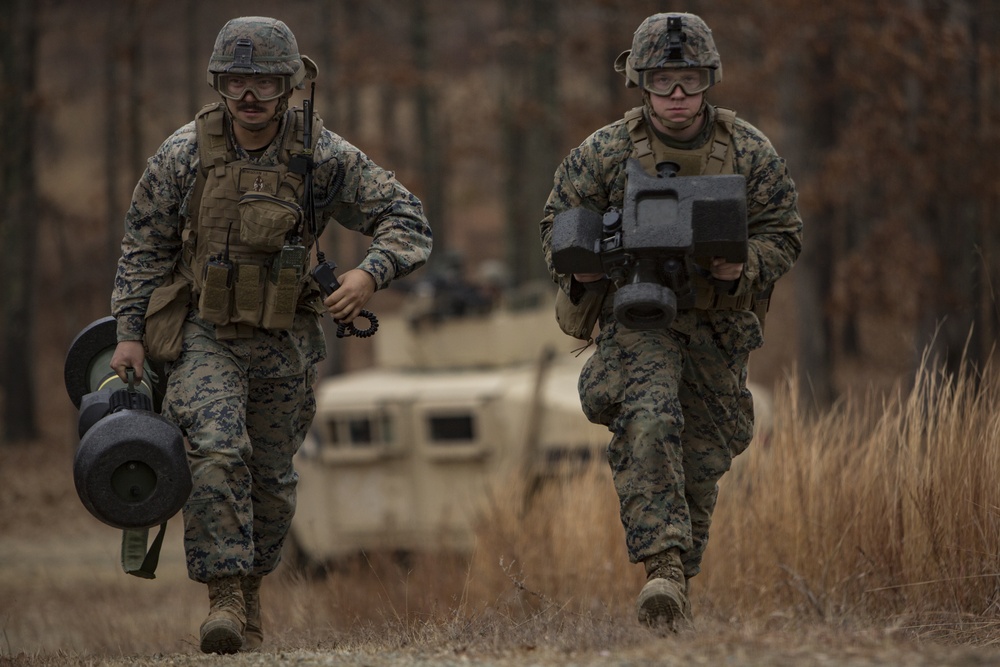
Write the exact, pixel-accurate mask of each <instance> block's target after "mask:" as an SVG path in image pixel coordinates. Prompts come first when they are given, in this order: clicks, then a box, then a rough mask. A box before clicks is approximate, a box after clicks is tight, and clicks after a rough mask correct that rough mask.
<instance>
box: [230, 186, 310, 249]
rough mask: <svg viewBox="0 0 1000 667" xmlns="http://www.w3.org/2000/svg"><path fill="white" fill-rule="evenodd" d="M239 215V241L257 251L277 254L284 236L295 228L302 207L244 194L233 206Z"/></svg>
mask: <svg viewBox="0 0 1000 667" xmlns="http://www.w3.org/2000/svg"><path fill="white" fill-rule="evenodd" d="M237 207H238V208H239V212H240V239H241V240H242V241H243V242H244V243H246V244H248V245H251V246H254V247H256V248H259V249H261V250H267V251H271V252H277V251H278V250H281V247H282V246H283V245H284V244H285V236H286V235H287V234H288V232H290V231H292V230H293V229H295V228H296V227H298V226H299V223H300V222H301V220H302V207H300V206H299V205H298V204H296V203H295V202H292V201H288V200H285V199H281V198H280V197H275V196H274V195H269V194H266V193H264V192H247V193H246V194H244V195H243V196H241V197H240V201H239V203H238V204H237Z"/></svg>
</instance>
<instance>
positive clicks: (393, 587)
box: [0, 366, 1000, 666]
mask: <svg viewBox="0 0 1000 667" xmlns="http://www.w3.org/2000/svg"><path fill="white" fill-rule="evenodd" d="M998 379H1000V378H998V377H997V376H996V374H995V373H989V374H985V375H982V376H976V377H973V376H971V375H963V376H959V377H952V376H947V375H945V374H942V373H938V372H936V371H934V370H933V369H931V368H929V367H926V366H925V368H924V370H922V371H921V372H920V373H919V374H918V375H917V377H916V378H915V382H914V386H913V388H912V390H911V391H909V392H906V393H903V392H899V393H896V394H893V395H889V396H875V395H869V396H864V397H859V398H857V399H846V400H844V401H843V402H842V403H841V404H839V405H838V406H837V407H836V408H835V409H833V410H830V411H829V412H826V413H824V414H822V415H820V416H818V417H816V416H810V415H808V414H806V413H805V411H804V410H803V409H802V406H801V405H799V404H798V403H797V402H796V400H795V399H794V398H793V397H794V396H795V395H796V392H795V391H794V387H786V388H785V389H784V390H783V391H780V392H779V393H778V395H777V396H776V401H775V411H774V431H773V433H771V434H770V437H769V438H768V439H767V442H766V444H757V445H755V446H754V447H752V448H751V450H750V452H749V453H748V454H747V455H745V456H744V457H741V460H740V461H739V462H738V465H737V467H736V469H735V470H734V471H733V472H732V473H731V474H730V475H729V476H727V478H726V479H724V482H723V485H722V486H723V488H722V492H721V495H720V502H719V506H718V509H717V513H716V521H715V524H714V526H713V532H712V540H711V543H710V546H709V550H708V553H707V554H706V561H705V564H704V570H703V573H702V574H701V575H700V576H699V577H697V578H696V579H695V580H694V581H693V587H692V596H693V602H694V606H695V611H696V614H697V615H698V633H696V638H695V639H692V640H690V641H693V642H695V643H696V644H697V643H698V642H701V643H704V641H705V640H704V637H706V636H712V637H722V638H726V637H728V638H729V639H730V640H733V641H740V640H748V639H749V638H753V640H754V641H767V640H766V638H768V637H771V638H774V637H786V638H787V637H797V639H792V640H791V642H790V644H791V645H795V642H797V641H801V640H803V638H810V640H811V641H814V642H818V643H820V644H824V643H827V644H838V643H839V644H840V645H843V644H844V642H845V640H844V637H845V636H847V637H849V639H848V640H846V641H847V642H848V643H851V642H854V643H856V642H861V643H864V642H871V643H872V645H879V643H880V642H885V641H906V642H912V641H917V642H924V641H930V642H932V643H934V644H938V645H941V644H943V645H946V646H955V645H957V644H964V645H992V644H995V643H996V642H997V640H998V639H1000V615H998V606H997V602H998V593H1000V563H998V559H1000V556H998V547H997V545H998V544H1000V520H998V518H1000V511H998V485H997V479H1000V452H998V450H997V447H996V443H997V435H998V429H1000V382H998ZM62 457H65V460H64V459H63V458H62ZM68 460H69V454H68V453H67V452H66V451H65V448H64V447H49V448H47V449H45V448H42V447H40V446H35V447H34V448H31V449H29V448H20V447H16V448H15V447H7V448H0V503H2V512H0V514H2V519H0V529H2V533H0V547H2V549H0V665H7V664H25V665H35V666H43V665H45V666H47V665H55V664H105V663H101V662H99V660H98V659H104V658H114V656H134V655H146V656H149V655H155V654H172V655H175V656H176V655H178V654H179V655H185V654H196V653H197V646H196V641H195V632H196V630H197V624H198V623H199V622H200V620H201V617H202V615H203V614H204V611H205V607H206V605H207V602H206V599H205V597H206V596H205V594H204V588H203V587H202V586H199V585H197V584H194V583H193V582H190V581H188V580H187V579H186V577H185V576H184V572H183V565H182V563H179V562H176V559H175V561H173V562H172V561H171V560H170V558H166V561H165V562H164V564H163V565H161V576H160V577H159V578H158V579H157V580H155V581H152V582H150V581H142V580H137V579H133V578H131V577H127V576H125V575H123V574H122V573H121V571H120V570H119V569H118V567H117V560H116V559H117V533H116V531H113V530H111V529H108V528H106V527H104V526H101V525H99V524H97V522H96V521H95V520H93V519H92V518H91V517H89V515H87V514H86V512H85V511H84V510H83V509H82V508H81V507H80V506H79V502H78V501H77V499H76V497H75V494H74V493H73V492H72V491H71V489H72V480H71V479H70V477H69V475H68V473H67V470H68V469H69V468H70V464H69V462H68ZM67 489H70V491H67ZM486 498H487V500H486V502H485V503H484V507H483V511H482V513H481V520H480V523H479V527H478V531H477V535H478V537H477V540H478V541H477V546H476V550H475V553H474V554H473V555H472V557H471V558H463V557H460V556H448V555H417V556H413V557H411V558H409V559H399V558H394V557H392V556H390V555H369V556H367V557H364V558H359V559H358V560H357V561H356V562H351V563H343V564H341V565H340V567H338V568H336V569H334V570H332V571H330V572H328V573H327V574H325V575H324V576H322V577H319V578H315V577H313V578H310V577H305V576H304V575H302V574H301V573H297V572H292V571H290V570H286V571H283V572H281V573H280V576H274V577H270V578H268V579H267V580H266V581H265V585H264V590H263V595H264V601H265V624H266V628H267V631H268V644H267V648H268V651H270V652H275V653H281V652H292V651H296V650H302V649H308V650H323V651H326V650H329V651H341V652H344V651H347V652H350V651H356V652H360V653H383V652H386V651H405V650H412V649H414V648H418V649H420V650H431V649H435V647H436V649H441V647H446V650H447V652H448V653H449V655H452V656H454V655H462V654H465V653H466V652H471V653H486V654H491V655H502V654H504V653H505V652H509V651H515V652H517V651H522V652H523V651H532V650H534V649H535V648H536V647H542V646H544V647H546V650H555V651H563V652H566V653H567V654H569V653H571V652H578V651H592V652H596V653H598V654H600V652H601V651H609V650H610V651H613V650H619V649H623V648H625V647H634V646H637V645H641V644H642V643H643V642H644V641H648V637H647V636H646V635H645V634H643V633H642V631H641V630H640V629H639V628H637V627H636V624H635V623H634V617H633V611H632V604H633V600H634V596H635V594H636V592H637V591H638V589H639V587H640V586H641V582H642V573H641V568H640V567H638V566H635V565H631V564H629V563H628V562H627V559H626V557H625V553H624V542H623V534H622V528H621V525H620V523H619V521H618V515H617V499H616V497H615V494H614V489H613V487H612V485H611V481H610V478H609V475H608V473H607V471H606V470H605V469H604V468H603V467H596V468H593V469H589V470H586V471H584V472H583V473H582V474H579V475H576V476H571V477H566V478H565V479H562V480H556V481H552V482H550V483H548V484H545V485H543V486H542V487H541V488H539V489H533V490H531V492H529V490H528V489H526V488H525V487H524V485H523V484H521V483H519V482H518V481H511V480H504V483H502V484H498V485H496V486H495V487H493V488H491V489H489V491H488V493H487V494H486ZM19 517H20V518H19ZM42 517H47V518H46V519H43V518H42ZM175 523H176V522H175ZM173 530H174V531H175V532H176V531H177V527H176V526H174V527H173ZM19 544H20V545H21V546H22V547H24V549H28V547H32V546H34V547H37V553H40V554H43V555H44V556H45V557H41V558H36V557H28V558H25V559H21V560H18V559H17V558H16V557H12V556H11V554H15V555H16V553H17V545H19ZM95 545H98V547H97V557H96V558H94V557H90V558H84V557H83V556H82V555H80V554H86V553H90V554H91V555H93V553H94V546H95ZM177 549H179V545H178V544H177V543H174V544H173V546H170V545H168V547H167V552H168V553H173V552H172V551H171V550H174V551H176V550H177ZM26 553H31V551H30V549H28V551H26ZM175 556H176V554H175ZM3 557H6V558H7V560H3ZM844 633H847V634H846V635H845V634H844ZM699 636H700V637H701V638H702V639H698V637H699ZM762 638H765V639H762ZM778 641H780V640H778ZM785 641H788V640H787V639H786V640H785ZM441 650H445V649H441ZM123 660H125V662H128V660H126V659H124V658H123ZM107 664H111V663H107Z"/></svg>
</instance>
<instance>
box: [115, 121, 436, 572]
mask: <svg viewBox="0 0 1000 667" xmlns="http://www.w3.org/2000/svg"><path fill="white" fill-rule="evenodd" d="M293 113H294V112H292V111H287V112H285V114H284V115H283V118H282V120H281V121H280V122H281V125H280V126H279V132H278V138H276V139H275V141H273V142H272V143H271V145H270V147H269V148H268V149H267V150H266V151H265V152H264V154H263V155H261V156H260V157H258V158H254V161H255V162H256V163H258V164H261V165H264V166H274V165H276V164H278V160H279V156H278V153H279V149H280V148H281V145H282V141H281V137H282V136H284V132H285V128H286V127H287V126H288V124H289V123H290V122H291V120H290V119H291V117H292V114H293ZM237 157H238V158H239V159H245V160H249V159H250V156H249V155H248V154H247V153H246V152H245V151H243V150H242V149H239V148H237ZM314 160H315V162H316V167H315V176H314V181H315V198H316V201H317V232H318V233H322V231H323V229H325V227H326V226H327V224H328V223H329V222H330V221H334V220H335V221H336V222H337V223H339V224H341V225H342V226H344V227H346V228H348V229H351V230H354V231H357V232H360V233H362V234H364V235H366V236H369V237H372V240H371V243H370V245H369V249H368V252H367V255H366V256H365V258H364V260H363V261H362V262H361V263H360V264H359V267H358V268H361V269H363V270H365V271H367V272H369V273H370V274H371V275H372V276H374V278H375V282H376V285H377V287H378V288H384V287H386V286H387V285H388V284H389V283H390V282H391V281H392V280H393V279H395V278H400V277H403V276H405V275H407V274H409V273H410V272H411V271H413V270H415V269H416V268H418V267H419V266H421V265H422V264H424V262H426V260H427V257H428V255H429V253H430V249H431V229H430V226H429V225H428V223H427V220H426V219H425V217H424V214H423V210H422V207H421V204H420V201H419V200H418V199H417V197H415V196H414V195H413V194H412V193H410V192H409V191H408V190H407V189H406V188H404V187H403V186H402V185H401V184H400V183H399V182H398V181H397V180H396V179H395V177H394V176H393V174H392V173H391V172H389V171H386V170H384V169H382V168H381V167H379V166H378V165H376V164H375V163H374V162H372V161H371V160H370V159H369V158H368V157H367V156H366V155H365V154H364V153H363V152H361V151H360V150H359V149H357V148H356V147H354V146H352V145H351V144H350V143H348V142H347V141H346V140H345V139H343V138H342V137H340V136H338V135H336V134H334V133H332V132H330V131H329V130H326V129H324V130H323V131H322V134H321V135H320V137H319V138H318V142H317V145H316V149H315V152H314ZM198 169H199V157H198V146H197V133H196V129H195V124H194V123H193V122H192V123H189V124H187V125H185V126H184V127H182V128H180V129H179V130H177V131H176V132H175V133H174V134H173V135H172V136H170V137H169V138H168V139H167V140H166V141H165V142H164V143H163V145H162V146H161V147H160V148H159V149H158V150H157V152H156V153H155V154H154V155H153V156H152V157H151V158H150V159H149V161H148V163H147V167H146V170H145V172H144V173H143V175H142V177H141V178H140V180H139V182H138V184H137V186H136V188H135V192H134V194H133V197H132V204H131V206H130V208H129V210H128V213H127V214H126V218H125V236H124V238H123V240H122V257H121V259H120V260H119V263H118V271H117V274H116V277H115V285H114V291H113V294H112V302H111V309H112V313H113V314H114V316H115V317H116V318H117V323H118V340H119V341H124V340H142V337H143V331H144V315H145V311H146V306H147V303H148V301H149V296H150V294H151V293H152V291H153V290H154V289H155V288H156V287H158V286H159V285H160V284H161V283H162V282H163V281H164V279H165V278H167V277H168V276H170V275H171V274H173V272H174V270H175V266H176V264H177V261H178V257H179V254H180V252H181V249H182V238H181V230H182V229H183V226H184V225H183V220H184V219H185V218H186V217H187V215H188V212H189V211H190V210H192V207H196V206H197V205H198V202H193V201H192V194H193V190H194V186H195V182H196V180H197V175H198ZM196 311H197V308H196V307H192V308H191V309H189V312H188V316H187V322H186V323H185V329H184V341H183V351H182V353H181V356H180V358H179V359H178V360H177V361H176V362H174V363H173V364H171V365H170V366H169V367H168V371H169V374H170V375H169V380H168V387H167V391H166V396H165V399H164V413H165V414H166V415H167V416H168V417H169V418H171V419H172V420H174V421H175V423H177V424H178V425H179V426H180V428H181V429H182V430H183V431H184V432H185V434H186V435H187V437H188V438H189V440H190V442H191V446H192V451H191V457H190V462H191V468H192V475H193V477H194V489H193V491H192V494H191V497H190V500H189V502H188V505H187V507H186V508H185V511H184V518H185V538H186V543H187V549H186V551H187V554H188V569H189V575H190V576H191V578H193V579H195V580H197V581H203V582H207V581H212V580H215V579H218V578H219V577H222V576H232V575H246V574H254V575H263V574H266V573H267V572H268V571H270V569H271V568H273V567H274V564H275V563H276V560H277V557H278V553H279V552H280V548H281V542H282V540H283V538H284V535H285V533H286V532H287V528H288V522H289V521H290V519H291V516H292V512H293V510H294V504H295V493H294V487H295V481H296V477H295V473H294V471H293V470H292V463H291V461H292V456H293V454H294V453H295V451H296V450H297V449H298V447H299V446H300V444H301V442H302V439H303V437H304V435H305V433H306V429H307V428H308V424H309V422H310V421H311V419H312V416H313V412H314V411H315V406H314V404H313V397H312V382H313V379H314V365H315V364H316V363H317V362H318V361H320V360H321V359H322V358H323V357H324V356H325V353H326V342H325V338H324V336H323V331H322V328H321V326H320V322H319V314H318V313H316V312H314V311H312V310H306V309H300V310H299V311H298V312H297V313H296V316H295V322H294V325H293V327H292V328H291V329H290V330H284V331H282V330H279V331H266V330H263V329H254V330H253V337H252V338H238V339H233V340H226V341H217V340H216V339H215V333H214V329H213V327H212V325H210V324H207V323H205V322H203V321H201V320H200V319H199V318H198V316H197V312H196ZM251 482H252V483H251Z"/></svg>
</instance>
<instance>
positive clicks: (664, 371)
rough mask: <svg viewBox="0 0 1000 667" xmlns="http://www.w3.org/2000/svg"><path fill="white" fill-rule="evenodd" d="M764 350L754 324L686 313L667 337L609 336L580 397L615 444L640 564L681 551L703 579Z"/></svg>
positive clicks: (742, 318) (615, 330) (625, 513)
mask: <svg viewBox="0 0 1000 667" xmlns="http://www.w3.org/2000/svg"><path fill="white" fill-rule="evenodd" d="M747 317H749V318H752V319H746V318H747ZM760 343H761V335H760V327H759V324H757V321H756V318H755V317H754V316H753V315H752V314H751V313H745V312H741V311H737V312H726V313H717V312H713V313H706V312H705V311H686V312H683V313H680V314H679V315H678V317H677V320H676V321H675V323H674V328H672V329H669V330H655V331H633V330H629V329H626V328H625V327H622V326H620V325H618V324H617V323H614V322H611V323H609V324H607V325H606V326H605V327H604V329H603V330H602V332H601V335H600V337H599V339H598V349H597V350H596V351H595V353H594V355H593V357H591V359H590V360H588V362H587V364H586V366H585V367H584V369H583V372H582V373H581V375H580V397H581V401H582V404H583V408H584V411H585V412H586V413H587V416H588V417H589V418H590V419H591V421H595V422H598V423H603V424H605V425H607V426H608V428H609V429H610V430H611V432H612V434H613V437H612V440H611V443H610V445H609V446H608V458H609V461H610V464H611V470H612V474H613V477H614V482H615V488H616V489H617V491H618V497H619V500H620V502H621V519H622V524H623V525H624V527H625V539H626V546H627V547H628V553H629V559H630V560H631V561H632V562H633V563H637V562H641V561H643V560H645V559H646V558H649V557H650V556H653V555H655V554H657V553H660V552H662V551H665V550H666V549H669V548H671V547H678V548H680V550H681V551H682V559H683V561H684V570H685V574H686V575H687V576H688V577H692V576H694V575H695V574H697V573H698V572H699V571H700V569H701V559H702V555H703V554H704V551H705V547H706V545H707V543H708V530H709V526H710V525H711V523H712V512H713V511H714V509H715V502H716V499H717V497H718V485H717V483H718V481H719V478H721V477H722V475H723V474H724V473H725V472H726V471H727V470H729V467H730V464H731V463H732V458H733V457H734V456H736V455H737V454H739V453H741V452H743V451H744V450H745V449H746V448H747V446H748V445H749V444H750V439H751V437H752V435H753V399H752V397H751V395H750V392H749V391H748V390H747V388H746V381H747V362H748V359H749V353H750V350H751V349H754V348H756V347H759V346H760Z"/></svg>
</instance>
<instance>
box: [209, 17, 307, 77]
mask: <svg viewBox="0 0 1000 667" xmlns="http://www.w3.org/2000/svg"><path fill="white" fill-rule="evenodd" d="M317 73H318V68H317V67H316V63H315V62H313V61H312V59H311V58H309V57H308V56H304V55H301V54H300V53H299V45H298V42H296V41H295V35H293V34H292V31H291V30H289V29H288V26H287V25H285V24H284V22H282V21H279V20H278V19H273V18H268V17H265V16H244V17H240V18H235V19H232V20H230V21H229V22H227V23H226V25H224V26H223V27H222V30H220V31H219V35H218V36H217V37H216V38H215V48H214V49H212V56H211V57H210V58H209V60H208V84H209V85H210V86H212V87H213V88H215V89H216V90H219V76H220V75H225V74H242V75H247V76H249V75H255V74H264V75H267V74H270V75H273V76H280V77H281V78H282V80H283V81H284V82H285V90H284V91H283V93H284V92H289V91H291V89H292V88H294V87H301V85H302V82H303V81H304V80H305V79H315V78H316V75H317ZM220 92H221V91H220Z"/></svg>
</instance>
